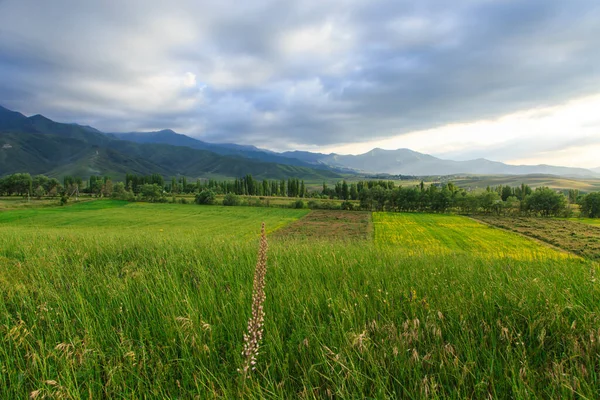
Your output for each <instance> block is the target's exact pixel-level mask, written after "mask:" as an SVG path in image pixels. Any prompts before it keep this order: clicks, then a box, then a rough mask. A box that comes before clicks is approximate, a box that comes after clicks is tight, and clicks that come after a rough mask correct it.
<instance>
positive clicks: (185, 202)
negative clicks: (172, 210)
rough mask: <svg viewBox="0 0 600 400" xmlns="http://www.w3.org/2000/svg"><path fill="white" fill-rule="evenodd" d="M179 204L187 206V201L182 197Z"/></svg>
mask: <svg viewBox="0 0 600 400" xmlns="http://www.w3.org/2000/svg"><path fill="white" fill-rule="evenodd" d="M179 203H180V204H188V203H189V201H187V199H186V198H185V197H182V198H180V199H179Z"/></svg>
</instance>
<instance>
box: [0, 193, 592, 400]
mask: <svg viewBox="0 0 600 400" xmlns="http://www.w3.org/2000/svg"><path fill="white" fill-rule="evenodd" d="M307 213H308V210H293V209H273V208H252V207H218V206H196V205H179V204H146V203H125V202H118V201H94V202H89V203H81V204H75V205H69V206H66V207H55V208H37V209H15V210H10V211H5V212H2V213H0V340H1V341H2V345H1V346H0V367H1V371H2V373H1V374H0V397H1V398H26V397H27V396H29V395H32V397H34V396H35V397H37V398H43V397H44V396H45V397H46V398H62V399H78V398H144V397H148V398H235V397H238V398H239V397H242V398H293V397H299V398H310V399H314V398H386V397H388V398H435V397H438V398H447V397H449V398H489V397H492V398H532V397H544V398H577V397H582V398H597V397H598V396H599V395H600V392H599V389H598V387H599V385H598V381H599V379H600V375H599V374H600V365H599V363H598V358H597V355H598V353H599V351H600V347H599V346H600V345H599V343H600V330H599V328H598V327H599V326H600V320H599V317H598V316H599V315H600V302H599V301H598V300H599V299H600V289H599V287H598V282H597V281H596V275H597V273H598V271H597V264H596V263H594V262H592V261H589V260H586V259H584V258H580V257H574V256H573V257H572V256H568V255H567V254H565V253H563V252H559V251H556V250H554V249H551V248H548V247H547V246H545V245H543V244H540V243H537V242H535V241H532V240H529V239H527V238H525V237H522V236H519V235H517V234H515V233H512V232H505V231H502V230H498V229H495V228H492V227H490V226H487V225H483V224H479V223H477V222H475V221H473V220H470V219H467V218H464V217H457V216H447V215H428V214H388V213H375V214H373V216H372V220H373V222H372V224H373V225H372V228H371V227H370V222H369V220H370V218H368V217H369V216H370V213H365V215H366V217H364V216H360V217H353V216H347V215H346V216H344V215H343V214H335V215H334V214H328V213H327V212H325V211H322V213H325V214H322V215H315V214H312V216H311V214H307ZM357 215H358V214H357ZM354 218H356V220H354ZM262 221H264V222H265V223H266V225H267V231H268V235H267V237H268V240H269V251H268V257H269V260H268V265H269V267H268V268H269V269H268V272H267V288H266V292H267V300H266V303H265V313H266V317H265V336H264V339H263V347H262V348H261V352H260V354H259V356H258V359H257V365H256V370H255V371H253V373H252V374H251V377H250V378H249V379H246V380H243V379H242V378H241V376H240V374H239V373H238V372H237V369H238V368H239V366H240V364H241V361H242V360H241V351H242V343H243V337H242V335H243V333H244V331H245V329H246V324H247V320H248V317H249V314H250V304H251V295H252V280H253V273H254V264H255V262H256V252H257V244H258V233H259V229H260V223H261V222H262ZM345 222H347V223H348V224H350V225H352V224H355V225H354V227H355V228H356V227H357V226H359V227H361V228H360V229H358V228H356V231H357V232H367V234H363V233H361V234H360V235H355V236H353V238H352V240H348V241H345V240H337V239H338V238H333V239H332V240H326V237H324V236H326V235H324V236H320V237H318V239H319V240H311V237H312V236H311V235H304V234H302V232H306V231H311V230H312V232H316V231H320V230H323V229H324V227H325V226H326V225H327V224H333V228H334V230H338V231H339V230H342V228H341V227H340V226H339V224H343V223H345ZM336 223H337V224H338V225H337V226H336V225H335V224H336ZM297 224H300V225H299V226H298V225H297ZM311 224H312V225H311ZM294 226H295V228H294ZM306 226H308V228H306ZM315 226H317V228H315ZM582 226H583V225H582ZM349 229H350V230H351V231H352V228H349ZM371 229H372V230H371ZM303 230H306V231H303ZM290 232H300V234H299V235H298V234H293V233H292V234H290ZM370 232H372V233H370ZM371 236H372V238H371Z"/></svg>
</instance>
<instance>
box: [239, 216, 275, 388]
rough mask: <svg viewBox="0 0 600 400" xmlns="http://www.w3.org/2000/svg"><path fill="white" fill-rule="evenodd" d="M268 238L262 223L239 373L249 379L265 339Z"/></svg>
mask: <svg viewBox="0 0 600 400" xmlns="http://www.w3.org/2000/svg"><path fill="white" fill-rule="evenodd" d="M267 249H268V244H267V236H266V234H265V223H264V222H263V223H262V227H261V237H260V246H259V249H258V259H257V261H256V269H255V271H254V284H253V288H252V316H251V317H250V319H249V320H248V333H245V334H244V350H243V351H242V356H243V358H244V361H243V364H242V368H241V369H239V370H238V371H239V372H240V373H242V374H243V375H244V378H246V377H248V373H249V372H250V371H252V370H254V369H255V365H256V356H257V355H258V350H259V347H260V342H261V340H262V337H263V328H264V320H265V311H264V308H263V307H264V302H265V274H266V272H267Z"/></svg>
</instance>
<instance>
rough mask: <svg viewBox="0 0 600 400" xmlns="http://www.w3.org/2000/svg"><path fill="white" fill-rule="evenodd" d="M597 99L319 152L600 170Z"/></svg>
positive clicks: (583, 99)
mask: <svg viewBox="0 0 600 400" xmlns="http://www.w3.org/2000/svg"><path fill="white" fill-rule="evenodd" d="M599 109H600V94H599V95H597V96H590V97H585V98H581V99H577V100H573V101H570V102H568V103H565V104H562V105H558V106H553V107H542V108H535V109H530V110H526V111H521V112H517V113H513V114H509V115H506V116H503V117H500V118H497V119H492V120H481V121H475V122H469V123H460V124H448V125H445V126H442V127H439V128H435V129H428V130H422V131H415V132H410V133H407V134H403V135H398V136H396V137H392V138H388V139H383V140H374V141H367V142H363V143H351V144H346V145H342V146H328V147H326V148H321V149H322V151H325V152H330V151H331V152H338V153H342V154H359V153H364V152H366V151H368V150H370V149H372V148H374V147H379V148H383V149H397V148H410V149H412V150H416V151H419V152H423V153H428V154H432V155H435V156H438V157H442V158H450V159H456V160H467V159H473V158H480V157H481V158H490V159H493V160H496V161H505V162H509V163H523V164H554V165H556V164H562V165H569V166H578V167H584V168H592V167H597V166H600V159H599V157H598V154H600V152H599V149H600V120H599V119H598V114H597V110H599Z"/></svg>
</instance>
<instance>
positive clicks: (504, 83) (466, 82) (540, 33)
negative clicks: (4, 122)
mask: <svg viewBox="0 0 600 400" xmlns="http://www.w3.org/2000/svg"><path fill="white" fill-rule="evenodd" d="M598 38H600V2H598V1H597V0H571V1H564V0H524V1H511V0H455V1H452V2H449V1H447V0H419V1H404V0H394V1H379V0H364V1H362V0H347V1H345V0H331V1H306V0H287V1H262V0H260V1H259V0H246V1H244V2H239V1H235V2H234V1H230V0H221V1H212V2H208V1H203V0H180V1H176V0H174V1H169V2H165V1H158V0H128V1H120V0H119V1H117V0H103V1H92V0H53V1H39V0H0V105H2V106H4V107H7V108H9V109H12V110H16V111H20V112H22V113H24V114H26V115H33V114H38V113H39V114H43V115H45V116H47V117H49V118H52V119H54V120H57V121H61V122H77V123H81V124H87V125H92V126H94V127H96V128H98V129H100V130H103V131H107V132H128V131H151V130H159V129H167V128H169V129H173V130H175V131H177V132H180V133H185V134H188V135H189V136H192V137H195V138H198V139H201V140H205V141H210V142H230V143H240V144H252V145H256V146H258V147H263V148H268V149H272V150H279V151H282V150H294V149H299V150H309V151H320V152H327V153H328V152H338V153H342V154H358V153H363V152H366V151H369V150H370V149H372V148H374V147H380V148H385V149H396V148H410V149H413V150H416V151H421V152H424V153H428V154H432V155H436V156H439V157H443V158H449V159H455V160H467V159H474V158H488V159H491V160H496V161H504V162H509V163H518V164H540V163H543V164H553V165H565V166H576V167H586V168H591V167H600V160H598V157H597V156H596V155H597V154H600V113H598V110H600V42H599V41H598Z"/></svg>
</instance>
